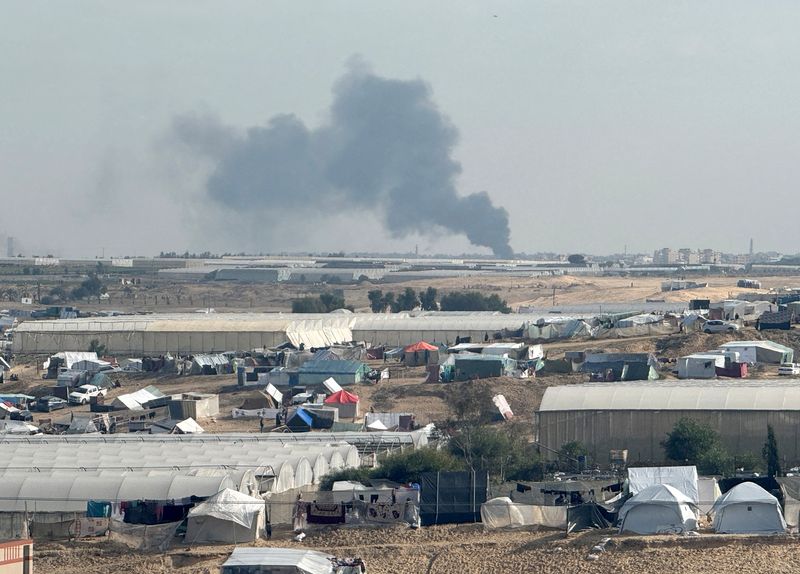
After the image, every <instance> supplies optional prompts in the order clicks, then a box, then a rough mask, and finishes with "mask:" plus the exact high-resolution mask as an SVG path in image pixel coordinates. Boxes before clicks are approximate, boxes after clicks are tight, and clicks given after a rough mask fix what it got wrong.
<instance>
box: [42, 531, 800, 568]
mask: <svg viewBox="0 0 800 574" xmlns="http://www.w3.org/2000/svg"><path fill="white" fill-rule="evenodd" d="M607 536H610V537H611V538H612V540H611V542H609V543H608V544H607V545H606V547H605V548H606V550H605V552H602V553H599V554H598V558H597V559H596V560H590V559H588V558H587V557H588V556H589V554H591V553H592V547H593V546H595V545H596V544H597V543H598V542H599V541H600V540H601V539H602V538H604V537H607ZM257 545H258V546H282V547H295V548H299V547H304V548H310V549H315V550H320V551H323V552H329V553H331V554H335V555H337V556H340V557H342V556H360V557H362V558H363V559H364V560H365V562H366V564H367V571H368V572H370V573H371V574H425V573H430V574H483V573H486V574H492V573H501V572H502V573H513V574H516V573H520V574H521V573H528V572H537V573H543V574H577V573H586V574H600V573H608V572H625V573H631V574H640V573H641V574H656V573H662V572H669V573H680V574H695V573H697V574H700V573H709V572H718V573H728V572H747V573H748V574H762V573H763V574H767V573H774V572H796V571H798V569H800V552H798V551H799V550H800V541H799V540H798V538H797V537H795V536H774V537H758V536H722V535H715V534H710V533H709V534H701V535H700V536H697V537H685V536H650V537H642V536H618V535H616V534H615V533H614V531H611V530H607V531H590V532H584V533H579V534H574V535H570V536H569V537H566V538H565V537H564V534H563V533H561V532H555V531H552V530H542V531H538V532H537V531H531V530H524V529H520V530H512V531H486V530H484V529H483V527H482V526H481V525H460V526H433V527H428V528H422V529H419V530H416V531H415V530H409V529H406V528H400V527H397V528H361V529H356V528H339V529H335V530H334V529H328V530H321V531H317V532H312V533H310V534H309V536H308V537H307V538H306V539H305V540H304V541H303V543H296V542H292V541H291V540H290V539H289V534H288V533H282V534H279V535H277V536H275V537H274V538H273V540H272V541H270V542H267V541H262V542H259V543H258V544H257ZM232 548H233V547H232V546H203V547H187V546H183V545H181V544H179V543H178V544H177V545H176V546H175V547H174V548H172V549H170V550H168V551H166V552H159V553H148V552H141V551H132V550H131V549H130V548H128V547H126V546H123V545H121V544H119V543H115V542H111V541H79V542H67V543H46V544H38V545H36V547H35V549H34V556H35V561H34V568H35V570H36V571H38V572H54V573H55V572H58V573H60V574H106V573H108V572H126V573H127V574H166V573H176V574H212V573H213V574H216V573H217V572H219V566H220V565H221V564H222V563H223V562H224V561H225V559H226V558H227V556H228V554H229V553H230V552H231V550H232Z"/></svg>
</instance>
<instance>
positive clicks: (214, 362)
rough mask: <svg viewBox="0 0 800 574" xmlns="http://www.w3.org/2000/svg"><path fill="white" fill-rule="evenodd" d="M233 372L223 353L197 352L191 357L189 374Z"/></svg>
mask: <svg viewBox="0 0 800 574" xmlns="http://www.w3.org/2000/svg"><path fill="white" fill-rule="evenodd" d="M232 372H233V369H232V367H231V364H230V361H229V360H228V357H226V356H225V355H219V354H216V355H206V354H199V355H195V356H194V357H193V358H192V366H191V374H193V375H223V374H230V373H232Z"/></svg>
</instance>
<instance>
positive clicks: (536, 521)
mask: <svg viewBox="0 0 800 574" xmlns="http://www.w3.org/2000/svg"><path fill="white" fill-rule="evenodd" d="M481 522H483V524H484V525H485V526H486V527H487V528H517V527H520V526H544V527H546V528H558V529H565V528H566V527H567V507H566V506H537V505H531V504H517V503H515V502H512V501H511V499H510V498H507V497H500V498H493V499H491V500H489V501H487V502H486V503H484V504H482V505H481Z"/></svg>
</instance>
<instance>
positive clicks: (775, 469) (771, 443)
mask: <svg viewBox="0 0 800 574" xmlns="http://www.w3.org/2000/svg"><path fill="white" fill-rule="evenodd" d="M761 456H762V457H763V458H764V461H765V462H766V463H767V475H768V476H773V477H774V476H780V475H781V459H780V456H779V455H778V441H777V439H776V438H775V431H774V429H773V428H772V425H767V442H765V443H764V448H763V449H762V450H761Z"/></svg>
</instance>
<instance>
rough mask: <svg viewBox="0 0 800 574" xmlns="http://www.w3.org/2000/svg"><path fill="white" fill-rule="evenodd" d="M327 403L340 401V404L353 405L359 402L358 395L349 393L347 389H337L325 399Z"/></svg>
mask: <svg viewBox="0 0 800 574" xmlns="http://www.w3.org/2000/svg"><path fill="white" fill-rule="evenodd" d="M325 402H326V403H327V404H331V403H338V404H340V405H352V404H355V403H357V402H358V395H354V394H353V393H348V392H347V391H345V390H341V391H337V392H335V393H333V394H332V395H331V396H329V397H328V398H327V399H325Z"/></svg>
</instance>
